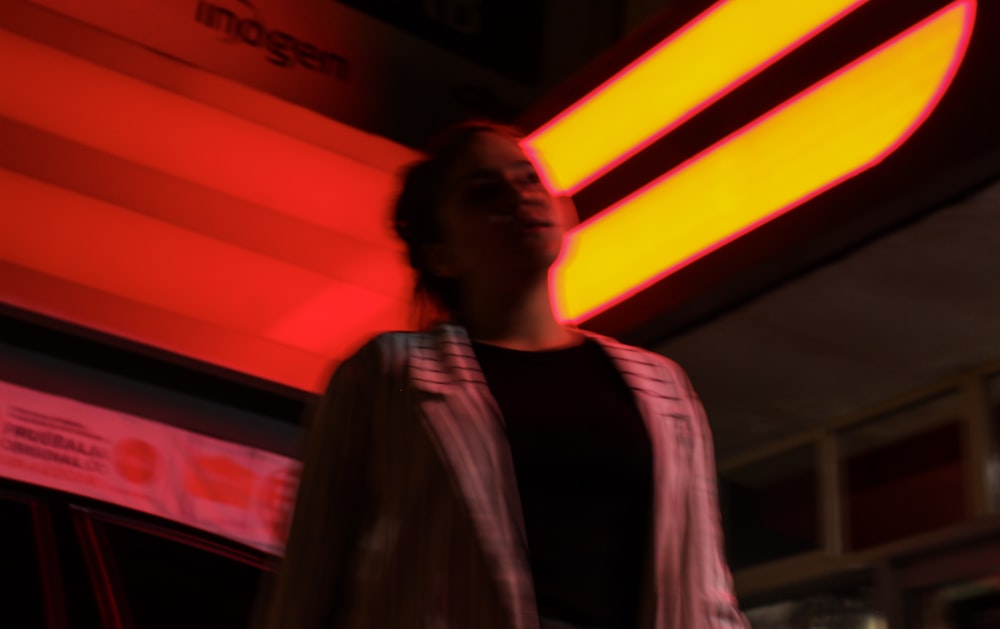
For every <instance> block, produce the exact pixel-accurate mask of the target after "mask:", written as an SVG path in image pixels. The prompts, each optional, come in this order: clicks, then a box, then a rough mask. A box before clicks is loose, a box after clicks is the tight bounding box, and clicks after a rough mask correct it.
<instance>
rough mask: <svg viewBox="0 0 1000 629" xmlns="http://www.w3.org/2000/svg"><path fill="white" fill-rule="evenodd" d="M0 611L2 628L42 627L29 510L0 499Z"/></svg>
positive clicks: (39, 578) (41, 597)
mask: <svg viewBox="0 0 1000 629" xmlns="http://www.w3.org/2000/svg"><path fill="white" fill-rule="evenodd" d="M0 522H3V535H0V575H2V576H0V581H2V582H3V583H4V586H3V587H0V609H3V613H2V615H3V620H2V624H3V626H5V627H6V626H10V627H25V628H26V629H34V628H35V627H38V628H39V629H41V628H42V627H45V597H44V594H43V590H42V575H41V570H40V568H39V564H38V554H37V551H36V546H35V544H36V539H35V530H34V525H33V523H32V517H31V507H30V506H29V505H27V504H26V503H22V502H16V501H10V500H0Z"/></svg>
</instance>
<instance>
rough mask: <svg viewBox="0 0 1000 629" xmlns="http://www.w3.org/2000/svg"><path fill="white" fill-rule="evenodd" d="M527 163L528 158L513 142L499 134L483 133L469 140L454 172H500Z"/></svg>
mask: <svg viewBox="0 0 1000 629" xmlns="http://www.w3.org/2000/svg"><path fill="white" fill-rule="evenodd" d="M527 161H528V158H527V157H526V156H525V154H524V151H522V150H521V147H520V146H519V145H518V144H517V142H516V141H515V140H513V139H512V138H509V137H506V136H504V135H501V134H499V133H493V132H490V131H484V132H482V133H477V134H475V135H474V136H473V137H472V138H470V139H469V142H468V144H466V146H465V149H464V150H463V151H462V154H461V156H460V158H459V159H458V161H457V163H456V168H455V169H454V170H455V171H457V172H458V173H462V172H466V171H472V170H484V169H487V170H488V169H500V170H502V169H506V168H509V167H511V166H517V165H522V164H524V163H525V162H527Z"/></svg>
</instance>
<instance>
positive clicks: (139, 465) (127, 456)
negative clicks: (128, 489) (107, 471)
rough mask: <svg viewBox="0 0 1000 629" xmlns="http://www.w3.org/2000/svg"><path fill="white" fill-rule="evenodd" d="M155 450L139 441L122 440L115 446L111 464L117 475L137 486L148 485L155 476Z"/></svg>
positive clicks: (156, 456)
mask: <svg viewBox="0 0 1000 629" xmlns="http://www.w3.org/2000/svg"><path fill="white" fill-rule="evenodd" d="M158 458H159V456H158V455H157V452H156V448H154V447H153V446H151V445H150V444H149V443H147V442H145V441H143V440H141V439H124V440H122V441H119V442H118V444H117V445H115V450H114V457H113V462H114V466H115V471H116V472H118V475H119V476H121V477H122V478H124V479H125V480H127V481H129V482H130V483H136V484H137V485H148V484H149V483H151V482H152V481H153V477H154V476H155V475H156V464H157V460H158Z"/></svg>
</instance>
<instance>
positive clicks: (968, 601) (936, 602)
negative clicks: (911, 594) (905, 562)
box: [907, 572, 1000, 629]
mask: <svg viewBox="0 0 1000 629" xmlns="http://www.w3.org/2000/svg"><path fill="white" fill-rule="evenodd" d="M909 603H910V607H909V609H908V610H907V614H908V618H907V621H908V622H909V624H910V626H914V627H932V628H934V629H995V628H996V627H1000V572H998V573H996V574H994V575H991V576H985V577H983V578H980V579H969V580H966V581H960V582H957V583H949V584H947V585H943V586H940V587H935V588H928V589H926V590H924V591H922V592H920V594H919V597H918V598H917V599H916V600H915V601H914V600H911V601H910V602H909Z"/></svg>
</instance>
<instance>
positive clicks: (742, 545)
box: [719, 445, 820, 570]
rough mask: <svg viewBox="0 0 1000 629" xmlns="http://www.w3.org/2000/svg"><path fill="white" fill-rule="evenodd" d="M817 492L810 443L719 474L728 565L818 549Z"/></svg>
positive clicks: (743, 566)
mask: <svg viewBox="0 0 1000 629" xmlns="http://www.w3.org/2000/svg"><path fill="white" fill-rule="evenodd" d="M817 496H818V493H817V476H816V456H815V448H814V447H813V446H811V445H810V446H803V447H801V448H796V449H794V450H789V451H787V452H784V453H781V454H778V455H775V456H772V457H768V458H767V459H764V460H761V461H757V462H754V463H750V464H748V465H744V466H741V467H739V468H735V469H733V470H729V471H727V472H724V473H723V474H721V475H720V483H719V499H720V503H721V508H722V513H723V523H724V524H725V525H726V526H725V528H726V547H727V555H728V558H729V563H730V566H731V567H732V569H733V570H739V569H741V568H746V567H748V566H752V565H755V564H759V563H763V562H766V561H772V560H775V559H780V558H782V557H788V556H790V555H796V554H799V553H803V552H807V551H810V550H816V549H818V548H819V547H820V533H819V517H818V513H819V501H818V498H817Z"/></svg>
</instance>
